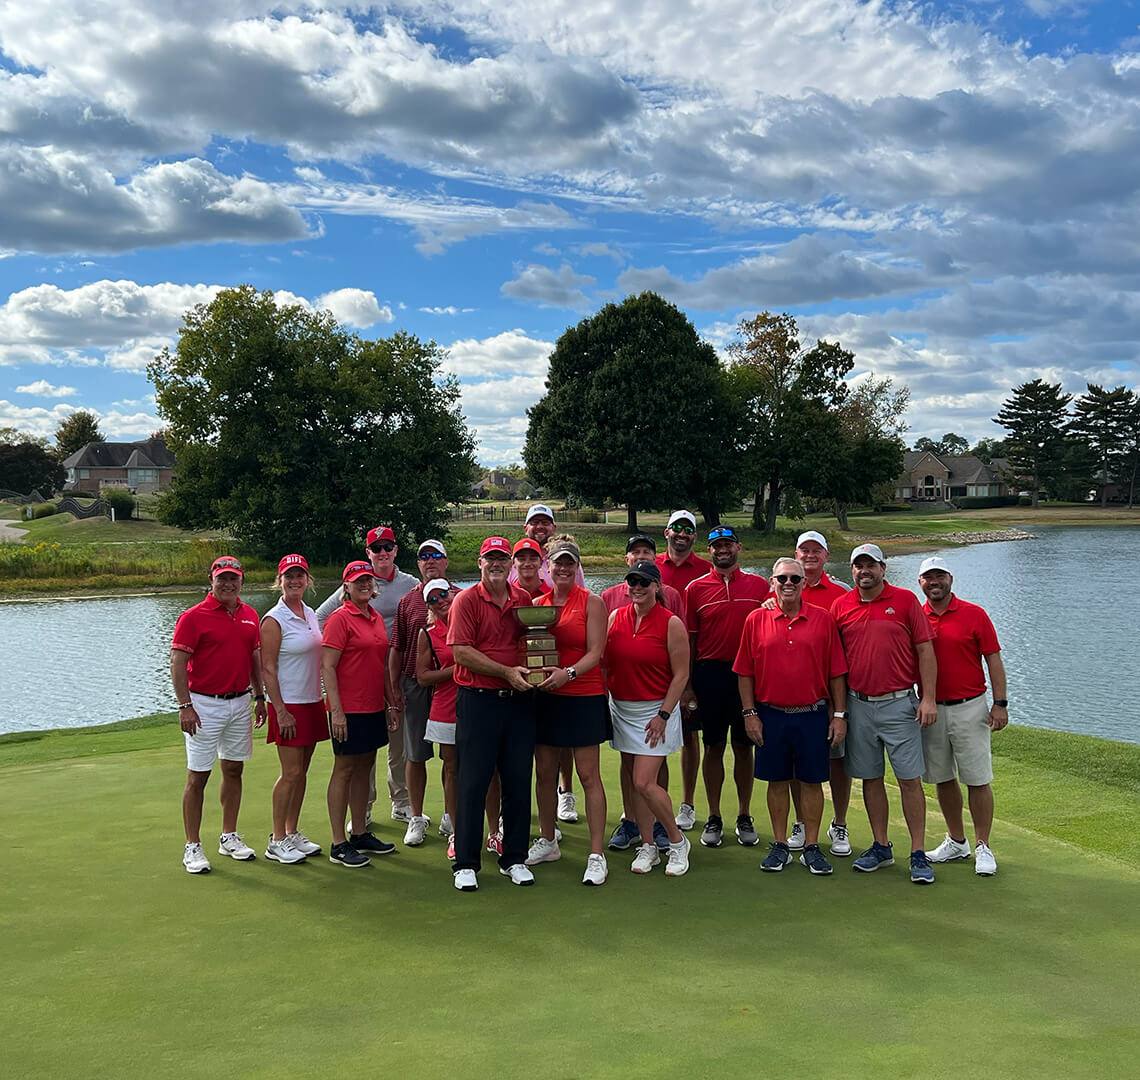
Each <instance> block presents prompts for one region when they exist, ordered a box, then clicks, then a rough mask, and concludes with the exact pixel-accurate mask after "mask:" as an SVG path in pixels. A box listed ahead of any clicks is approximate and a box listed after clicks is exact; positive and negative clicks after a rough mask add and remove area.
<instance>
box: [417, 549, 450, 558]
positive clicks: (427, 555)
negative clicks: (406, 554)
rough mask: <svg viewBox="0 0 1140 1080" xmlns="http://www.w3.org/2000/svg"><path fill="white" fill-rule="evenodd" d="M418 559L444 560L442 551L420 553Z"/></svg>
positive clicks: (444, 556)
mask: <svg viewBox="0 0 1140 1080" xmlns="http://www.w3.org/2000/svg"><path fill="white" fill-rule="evenodd" d="M419 557H420V558H421V559H446V558H447V556H446V555H444V553H443V552H442V551H421V552H420V555H419Z"/></svg>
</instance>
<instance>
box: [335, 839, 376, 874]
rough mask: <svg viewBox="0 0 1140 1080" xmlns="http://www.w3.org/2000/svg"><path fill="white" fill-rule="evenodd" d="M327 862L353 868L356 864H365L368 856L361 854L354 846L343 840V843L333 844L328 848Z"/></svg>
mask: <svg viewBox="0 0 1140 1080" xmlns="http://www.w3.org/2000/svg"><path fill="white" fill-rule="evenodd" d="M329 862H331V863H338V864H339V865H341V866H351V867H353V868H355V867H358V866H367V865H368V856H367V855H361V854H360V852H359V851H357V850H356V848H354V847H353V846H352V845H351V844H350V843H349V842H348V841H347V840H345V841H344V842H343V843H340V844H333V846H332V847H330V848H329Z"/></svg>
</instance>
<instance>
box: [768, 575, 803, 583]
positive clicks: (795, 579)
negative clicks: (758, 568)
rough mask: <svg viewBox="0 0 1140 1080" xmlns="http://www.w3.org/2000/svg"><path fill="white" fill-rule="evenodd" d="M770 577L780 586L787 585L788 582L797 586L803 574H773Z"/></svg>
mask: <svg viewBox="0 0 1140 1080" xmlns="http://www.w3.org/2000/svg"><path fill="white" fill-rule="evenodd" d="M772 577H773V579H774V580H776V581H778V582H779V583H780V584H781V585H787V584H788V583H789V582H790V583H791V584H792V585H798V584H799V583H800V582H801V581H803V579H804V577H803V574H773V575H772Z"/></svg>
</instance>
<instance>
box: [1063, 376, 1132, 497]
mask: <svg viewBox="0 0 1140 1080" xmlns="http://www.w3.org/2000/svg"><path fill="white" fill-rule="evenodd" d="M1086 385H1087V386H1088V393H1086V394H1081V395H1080V396H1079V397H1078V398H1077V399H1076V401H1074V402H1073V418H1072V420H1071V421H1069V431H1070V432H1071V433H1072V434H1073V435H1075V436H1076V437H1077V438H1078V439H1081V440H1082V441H1083V442H1084V443H1085V445H1086V446H1087V447H1088V449H1089V451H1090V452H1091V454H1092V455H1093V457H1094V459H1095V461H1096V466H1097V468H1096V473H1097V475H1096V476H1095V477H1094V479H1095V480H1096V483H1097V486H1098V487H1099V488H1100V505H1101V506H1102V507H1103V506H1107V505H1108V485H1109V484H1110V483H1112V482H1113V481H1114V480H1115V479H1116V478H1117V474H1118V472H1119V471H1120V468H1121V464H1122V460H1123V456H1124V452H1125V447H1126V445H1127V439H1128V425H1129V422H1130V419H1131V415H1132V410H1133V407H1134V399H1133V395H1132V391H1131V390H1129V389H1127V388H1126V387H1124V386H1117V387H1115V388H1114V389H1112V390H1105V388H1104V387H1103V386H1097V385H1096V384H1095V383H1087V384H1086Z"/></svg>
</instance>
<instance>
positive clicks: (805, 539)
mask: <svg viewBox="0 0 1140 1080" xmlns="http://www.w3.org/2000/svg"><path fill="white" fill-rule="evenodd" d="M827 556H828V548H827V538H826V537H825V536H824V535H823V533H818V532H805V533H800V536H799V539H798V540H796V558H797V559H798V560H799V563H800V565H801V566H802V567H803V568H804V569H803V572H804V589H803V595H802V600H803V602H804V603H805V604H812V605H813V606H815V607H821V608H823V609H824V611H829V610H830V609H831V605H832V604H833V603H835V601H836V600H838V599H839V598H840V597H841V596H843V595H844V594H845V593H847V592H848V591H849V586H847V585H845V584H844V583H843V582H842V581H835V580H834V579H832V578H830V577H828V575H827V571H826V570H824V567H825V566H826V565H827ZM845 750H846V744H845V743H844V740H843V739H840V740H839V741H838V742H837V743H832V744H831V751H830V753H831V785H830V786H831V805H832V809H833V811H834V816H833V817H832V819H831V825H830V826H829V827H828V830H827V838H828V840H829V841H830V844H831V854H832V855H842V856H847V855H850V854H851V840H850V839H849V838H848V835H847V809H848V807H849V806H850V805H851V777H850V776H848V775H847V771H846V770H845V769H844V768H843V758H844V756H845ZM792 804H793V805H794V806H795V808H796V821H795V824H794V825H793V826H792V831H791V833H790V834H789V836H788V849H789V850H790V851H802V850H803V847H804V823H803V818H802V815H801V814H800V785H799V781H798V780H793V781H792Z"/></svg>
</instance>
